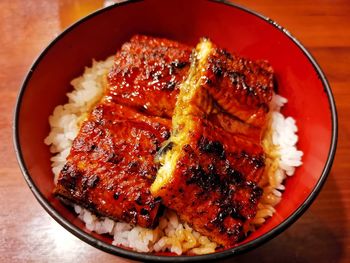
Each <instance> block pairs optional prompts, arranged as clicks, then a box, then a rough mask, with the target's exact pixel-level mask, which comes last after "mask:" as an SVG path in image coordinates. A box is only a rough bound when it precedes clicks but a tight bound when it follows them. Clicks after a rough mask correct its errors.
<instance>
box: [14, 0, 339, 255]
mask: <svg viewBox="0 0 350 263" xmlns="http://www.w3.org/2000/svg"><path fill="white" fill-rule="evenodd" d="M134 34H148V35H152V36H158V37H167V38H170V39H174V40H177V41H180V42H184V43H187V44H190V45H193V46H194V45H195V44H196V43H197V41H198V40H199V38H200V37H203V36H207V37H209V38H211V39H212V40H213V41H214V42H215V43H216V44H217V45H218V46H220V47H224V48H226V49H228V50H229V51H231V52H234V53H237V54H240V55H241V56H245V57H249V58H252V59H267V60H268V61H269V62H270V63H271V64H272V66H273V68H274V70H275V73H276V80H277V83H278V90H279V93H280V94H282V95H283V96H285V97H286V98H288V100H289V102H288V104H287V106H286V107H285V108H284V109H283V112H284V114H285V115H290V116H292V117H294V118H295V119H296V120H297V125H298V127H299V134H298V135H299V143H298V147H299V148H300V149H301V150H302V151H303V152H304V157H303V162H304V164H303V166H302V167H300V168H298V169H297V171H296V174H295V175H294V176H293V177H291V178H289V179H288V180H287V181H286V191H285V192H284V193H283V199H282V201H281V202H280V203H279V204H278V205H277V207H276V210H277V212H276V214H275V215H274V216H273V217H272V218H271V219H269V220H268V221H267V222H266V224H264V225H263V226H262V227H261V228H260V229H258V230H257V231H256V232H254V233H253V234H252V235H250V236H249V237H248V238H247V239H246V240H244V242H242V243H241V244H239V245H238V246H237V247H235V248H232V249H229V250H225V251H222V252H218V253H215V254H210V255H204V256H191V257H189V256H180V257H177V256H176V257H172V256H169V255H168V256H161V255H152V254H141V253H136V252H132V251H128V250H125V249H122V248H118V247H115V246H112V245H111V239H110V238H107V237H105V236H101V235H98V234H95V233H91V232H89V231H88V230H87V229H86V228H85V227H84V224H83V223H82V222H81V221H80V220H79V219H78V218H77V216H76V215H75V214H74V213H73V212H72V211H71V210H69V209H68V208H67V207H66V206H64V205H62V203H61V202H59V201H58V200H57V199H55V198H54V197H53V196H52V194H51V192H52V189H53V187H54V184H53V175H52V172H51V169H50V156H51V154H50V152H49V148H48V147H47V146H46V145H44V143H43V141H44V138H45V137H46V136H47V135H48V133H49V124H48V117H49V115H50V114H51V113H52V111H53V109H54V108H55V106H57V105H59V104H63V103H65V101H66V97H65V94H66V93H67V92H69V91H70V89H71V87H70V85H69V82H70V80H72V79H73V78H75V77H77V76H79V75H81V74H82V73H83V69H84V67H85V66H87V65H91V60H92V58H95V59H97V60H101V59H105V58H106V57H108V56H110V55H112V54H114V53H115V52H116V51H117V50H118V49H119V48H120V46H121V45H122V43H124V42H125V41H127V40H128V39H129V38H130V37H131V36H132V35H134ZM14 141H15V147H16V151H17V156H18V160H19V164H20V166H21V169H22V172H23V175H24V178H25V180H26V181H27V183H28V185H29V187H30V188H31V190H32V191H33V193H34V195H35V197H36V198H37V199H38V201H39V202H40V204H41V205H42V206H43V207H44V208H45V210H46V211H47V212H48V213H49V214H50V215H51V216H52V217H53V218H54V219H56V220H57V221H58V222H59V223H60V224H61V225H62V226H64V227H65V228H66V229H67V230H68V231H70V232H72V233H73V234H74V235H76V236H78V237H79V238H81V239H82V240H84V241H85V242H87V243H89V244H91V245H93V246H95V247H97V248H100V249H102V250H104V251H107V252H110V253H113V254H116V255H119V256H123V257H128V258H132V259H137V260H142V261H145V260H159V261H161V260H162V261H171V262H172V261H174V260H178V261H192V260H199V261H203V260H213V259H218V258H223V257H227V256H230V255H233V254H237V253H241V252H243V251H247V250H249V249H251V248H253V247H256V246H257V245H259V244H262V243H263V242H265V241H267V240H269V239H271V238H272V237H274V236H276V235H277V234H278V233H280V232H282V231H283V230H285V229H286V228H287V227H288V226H289V225H291V224H292V223H293V222H294V221H295V220H296V219H297V218H298V217H299V216H300V215H301V214H302V213H303V212H304V211H305V210H306V209H307V207H308V206H309V205H310V204H311V202H312V201H313V200H314V198H315V197H316V195H317V194H318V192H319V191H320V189H321V187H322V185H323V183H324V181H325V179H326V177H327V174H328V173H329V171H330V168H331V165H332V161H333V158H334V154H335V149H336V141H337V116H336V108H335V103H334V100H333V96H332V93H331V90H330V87H329V85H328V83H327V80H326V78H325V76H324V74H323V73H322V71H321V69H320V67H319V66H318V64H317V63H316V62H315V60H314V59H313V58H312V56H311V55H310V53H308V51H307V50H306V49H305V48H304V47H303V46H302V45H301V44H300V43H299V42H298V41H297V40H296V39H295V38H294V37H293V36H291V34H290V33H289V32H288V31H286V30H285V29H284V28H282V27H281V26H279V25H278V24H277V23H275V22H274V21H272V20H270V19H267V18H265V17H263V16H261V15H259V14H256V13H254V12H252V11H249V10H246V9H244V8H242V7H239V6H235V5H233V4H231V3H228V2H222V1H220V2H217V1H206V0H191V1H187V0H178V1H163V0H148V1H132V2H128V3H122V4H119V5H114V6H110V7H108V8H106V9H103V10H100V11H97V12H95V13H93V14H91V15H89V16H88V17H86V18H84V19H82V20H80V21H79V22H77V23H76V24H74V25H73V26H71V27H70V28H68V29H67V30H66V31H64V32H63V33H62V34H61V35H59V36H58V37H57V38H56V39H55V40H54V41H53V42H52V43H51V44H50V45H49V46H48V47H47V48H46V49H45V50H44V51H43V52H42V54H41V55H40V56H39V58H38V59H37V60H36V62H35V63H34V65H33V66H32V68H31V69H30V71H29V73H28V75H27V77H26V79H25V81H24V83H23V86H22V89H21V91H20V94H19V96H18V101H17V105H16V111H15V120H14Z"/></svg>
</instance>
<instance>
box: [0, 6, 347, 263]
mask: <svg viewBox="0 0 350 263" xmlns="http://www.w3.org/2000/svg"><path fill="white" fill-rule="evenodd" d="M85 1H86V0H85ZM71 2H72V3H71V4H69V3H68V2H67V1H63V0H51V1H39V0H26V1H24V0H2V1H1V2H0V47H1V49H0V87H1V89H0V98H1V103H0V141H1V144H0V262H72V261H75V262H86V263H87V262H96V261H99V262H126V261H127V260H124V259H121V258H118V257H115V256H113V255H109V254H106V253H104V252H102V251H99V250H98V249H95V248H93V247H91V246H89V245H87V244H85V243H84V242H82V241H80V240H79V239H78V238H76V237H75V236H73V235H71V234H70V233H68V232H67V231H66V230H65V229H64V228H62V227H61V226H59V225H58V223H56V222H55V221H54V220H53V219H52V218H51V217H50V216H49V215H48V214H47V213H46V212H45V211H44V210H43V209H42V208H41V207H40V205H39V204H38V203H37V201H36V200H35V198H34V196H33V195H32V193H31V192H30V190H29V188H28V187H27V185H26V183H25V181H24V179H23V177H22V175H21V172H20V170H19V167H18V165H17V161H16V157H15V154H14V150H13V146H12V127H11V126H12V117H13V116H12V115H13V109H14V105H15V100H16V96H17V93H18V90H19V88H20V85H21V82H22V80H23V78H24V76H25V74H26V72H27V70H28V68H29V66H30V65H31V63H32V61H33V60H34V59H35V58H36V56H37V55H38V54H39V52H40V51H41V50H42V49H43V48H44V47H45V46H46V45H47V44H48V43H49V41H50V40H52V39H53V38H54V37H55V36H56V35H57V34H58V33H60V32H61V31H62V28H63V27H65V26H66V25H67V23H70V22H71V20H73V19H76V17H78V16H81V15H83V14H84V13H86V12H88V11H89V10H91V9H93V8H96V7H98V6H99V5H102V3H103V1H100V0H95V1H91V0H90V1H87V2H88V3H86V2H85V6H84V8H81V7H80V8H79V6H78V5H74V2H76V4H77V3H78V2H84V1H82V0H72V1H71ZM236 2H238V3H239V4H241V5H244V6H247V7H249V8H251V9H253V10H256V11H258V12H261V13H262V14H264V15H266V16H268V17H271V18H272V19H275V20H276V21H277V22H279V23H280V24H281V25H283V26H285V27H286V28H287V29H289V30H290V31H291V32H292V33H293V34H294V35H295V36H296V37H297V38H298V39H299V40H300V41H301V42H302V43H303V44H304V45H305V46H306V47H307V48H308V49H309V50H310V51H311V53H312V54H313V55H314V56H315V58H316V59H317V61H318V62H319V63H320V65H321V67H322V68H323V70H324V71H325V73H326V75H327V77H328V79H329V82H330V84H331V87H332V90H333V92H334V96H335V100H336V102H337V107H338V114H339V141H338V151H337V155H336V158H335V161H334V165H333V169H332V172H331V174H330V176H329V178H328V180H327V182H326V184H325V186H324V188H323V190H322V192H321V194H320V195H319V197H318V198H317V200H316V201H315V202H314V204H313V205H312V206H311V208H310V209H309V210H308V211H307V212H306V213H305V215H304V216H303V217H302V218H301V219H299V220H298V221H297V222H296V223H295V224H294V225H293V226H292V227H290V228H289V229H288V230H287V231H285V232H284V233H283V234H281V235H279V236H278V237H277V238H275V239H274V240H272V241H270V242H268V243H267V244H265V245H263V246H261V247H259V248H258V249H256V250H254V251H252V252H250V253H248V254H246V255H241V256H238V257H236V258H235V259H234V260H235V262H256V261H257V260H258V261H259V262H344V263H345V262H350V234H349V230H350V223H349V220H350V175H349V172H350V169H349V168H350V15H349V14H350V2H349V1H348V0H320V1H313V0H304V1H293V0H288V1H287V0H285V1H281V0H265V1H259V0H254V1H244V0H238V1H236ZM69 5H70V7H69ZM64 8H71V10H72V12H71V13H70V15H69V17H67V16H65V15H62V14H63V13H62V12H60V10H63V9H64ZM231 260H232V261H233V259H231Z"/></svg>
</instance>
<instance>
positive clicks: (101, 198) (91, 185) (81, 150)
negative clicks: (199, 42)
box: [54, 36, 191, 228]
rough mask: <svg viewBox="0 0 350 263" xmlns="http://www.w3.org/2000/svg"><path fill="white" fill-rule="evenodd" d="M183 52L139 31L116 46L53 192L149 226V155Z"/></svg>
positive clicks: (164, 124) (181, 73)
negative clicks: (105, 77) (99, 92)
mask: <svg viewBox="0 0 350 263" xmlns="http://www.w3.org/2000/svg"><path fill="white" fill-rule="evenodd" d="M190 53H191V49H190V48H189V47H187V46H185V45H182V44H179V43H177V42H174V41H170V40H166V39H160V38H153V37H146V36H134V37H133V38H132V39H131V40H130V42H128V43H125V44H124V45H123V46H122V48H121V50H120V51H119V52H118V53H117V55H116V58H115V64H114V67H113V69H112V71H111V72H110V73H109V75H108V82H109V86H108V87H107V89H106V91H105V95H104V96H103V98H102V99H101V101H100V102H98V104H97V105H96V106H95V107H94V108H93V109H92V111H91V113H89V115H88V117H87V119H86V120H85V122H84V123H83V124H82V125H81V127H80V131H79V134H78V136H77V137H76V138H75V140H74V142H73V145H72V148H71V151H70V154H69V156H68V158H67V162H66V164H65V166H64V167H63V169H62V171H61V172H60V174H59V176H58V182H57V185H56V188H55V189H54V194H55V195H57V196H59V197H61V198H63V199H68V200H70V201H72V202H73V203H76V204H79V205H81V206H83V207H85V208H87V209H89V210H91V211H93V212H94V213H95V214H97V215H100V216H106V217H109V218H112V219H114V220H118V221H119V220H121V221H124V222H128V223H131V224H134V225H139V226H141V227H148V228H149V227H154V226H155V225H157V223H158V221H157V218H158V216H159V208H160V199H159V198H155V197H153V196H152V195H151V194H150V191H149V188H150V185H151V184H152V182H153V180H154V178H155V175H156V173H157V170H158V164H156V163H155V162H154V156H155V154H156V152H157V151H158V150H159V148H160V145H161V143H163V142H164V141H165V140H166V139H168V138H169V136H170V128H171V120H170V119H169V118H171V116H172V112H173V109H174V105H175V101H176V97H177V94H178V92H179V88H178V86H179V84H180V83H181V82H182V80H183V79H184V78H185V76H186V73H187V71H188V67H189V64H190V63H189V57H190Z"/></svg>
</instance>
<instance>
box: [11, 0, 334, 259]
mask: <svg viewBox="0 0 350 263" xmlns="http://www.w3.org/2000/svg"><path fill="white" fill-rule="evenodd" d="M140 1H142V0H129V1H124V2H121V3H117V4H113V5H111V6H107V7H105V8H102V9H98V10H97V11H95V12H93V13H91V14H89V15H87V16H85V17H83V18H82V19H80V20H78V21H77V22H75V23H74V24H72V25H71V26H69V27H68V28H66V29H65V30H64V31H63V32H61V33H60V34H59V35H58V36H57V37H55V38H54V39H53V40H52V41H51V42H50V43H49V45H48V46H47V47H46V48H44V49H43V51H42V52H41V53H40V55H39V56H38V57H37V59H36V60H35V61H34V63H33V64H32V66H31V67H30V69H29V71H28V73H27V74H26V76H25V78H24V81H23V83H22V85H21V88H20V91H19V93H18V96H17V100H16V105H15V110H14V116H13V124H12V130H13V143H14V148H15V153H16V157H17V161H18V163H19V166H20V168H21V172H22V174H23V177H24V179H25V181H26V182H27V184H28V186H29V188H30V190H31V191H32V193H33V194H34V196H35V198H36V199H37V200H38V202H39V203H40V205H41V206H42V207H43V208H44V209H45V210H46V212H47V213H48V214H49V215H50V216H51V217H52V218H53V219H55V221H57V222H58V223H59V224H60V225H62V226H63V227H64V228H65V229H66V230H68V231H69V232H71V233H72V234H74V235H75V236H77V237H78V238H80V239H81V240H83V241H85V242H86V243H88V244H90V245H92V246H94V247H96V248H99V249H101V250H103V251H105V252H108V253H111V254H114V255H118V256H122V257H125V258H129V259H134V260H142V261H163V262H173V261H178V262H189V261H208V260H217V259H222V258H226V257H229V256H232V255H237V254H241V253H243V252H246V251H249V250H251V249H253V248H255V247H257V246H259V245H261V244H263V243H265V242H267V241H268V240H270V239H272V238H273V237H275V236H277V235H278V234H280V233H281V232H282V231H284V230H285V229H287V228H288V227H289V226H291V225H292V224H293V223H294V222H295V221H296V220H297V219H298V218H299V217H300V216H301V215H302V214H303V213H304V212H305V211H306V210H307V208H308V207H309V206H310V205H311V204H312V202H313V201H314V200H315V198H316V197H317V195H318V194H319V192H320V190H321V189H322V186H323V185H324V183H325V181H326V178H327V176H328V174H329V172H330V170H331V167H332V164H333V160H334V157H335V153H336V148H337V139H338V117H337V110H336V105H335V101H334V97H333V94H332V91H331V88H330V85H329V83H328V81H327V78H326V76H325V75H324V73H323V71H322V70H321V68H320V66H319V65H318V63H317V62H316V60H315V59H314V58H313V56H312V55H311V54H310V52H309V51H308V50H307V49H306V48H305V47H304V46H303V45H302V44H301V42H300V41H299V40H297V39H296V38H295V37H294V36H293V35H292V34H291V33H290V32H289V31H288V30H286V29H285V28H284V27H282V26H280V25H279V24H278V23H276V22H275V21H274V20H272V19H270V18H268V17H266V16H263V15H262V14H260V13H258V12H255V11H252V10H250V9H249V8H246V7H243V6H241V5H238V4H235V3H232V2H230V1H229V0H207V1H210V2H216V3H219V4H224V5H226V6H227V7H228V8H236V9H239V10H241V11H243V12H245V13H248V14H250V15H253V16H255V17H257V18H259V19H260V20H262V21H263V22H264V23H268V24H270V25H271V26H274V27H276V28H277V29H278V30H279V31H281V32H282V33H283V34H285V35H286V36H287V37H288V38H289V39H290V40H291V41H292V42H293V43H294V44H295V45H296V46H297V47H298V48H299V49H300V50H301V51H302V53H303V54H304V56H306V58H307V59H308V61H309V62H310V63H311V64H312V66H313V68H314V70H315V72H316V73H317V75H318V78H319V79H320V81H321V82H322V85H323V89H324V92H325V93H326V95H327V98H328V102H329V106H330V110H331V118H332V120H331V121H332V137H331V144H330V147H329V152H328V156H327V161H326V163H325V165H324V168H323V171H322V173H321V176H320V178H319V180H318V181H317V183H316V185H315V187H314V189H313V190H312V191H311V192H310V194H309V195H308V197H307V198H306V199H305V200H304V201H303V203H302V204H301V205H300V206H299V207H298V208H297V209H296V210H295V211H294V212H293V213H292V214H291V215H290V216H289V217H287V218H286V219H284V221H283V222H281V223H280V224H279V225H277V226H276V227H274V228H273V229H271V230H270V231H269V232H267V233H265V234H263V235H262V236H259V237H257V238H256V239H254V240H252V241H249V242H248V243H245V244H242V245H240V246H237V247H233V248H230V249H227V250H224V251H220V252H216V253H212V254H206V255H198V256H161V255H153V254H145V253H139V252H135V251H131V250H127V249H123V248H120V247H117V246H113V245H111V244H108V243H105V242H103V241H101V240H98V239H96V238H95V237H93V236H91V235H90V234H88V233H86V232H85V231H83V230H81V229H80V228H78V227H76V226H75V225H73V224H72V223H70V222H68V221H67V220H66V219H65V218H64V217H63V216H62V215H61V214H60V213H59V212H58V211H56V210H55V208H54V207H53V206H52V205H51V204H50V203H49V201H48V200H47V199H46V198H45V197H44V196H43V195H42V194H41V192H40V190H39V189H38V187H37V186H36V185H35V183H34V181H33V180H32V178H31V176H30V174H29V171H28V168H27V165H26V163H25V160H24V158H23V154H22V148H21V145H20V143H19V130H18V126H19V114H20V110H21V104H22V98H23V95H24V93H25V90H26V87H27V83H28V82H29V81H30V80H31V77H32V74H33V72H34V71H35V69H36V67H37V65H38V64H39V63H40V61H41V60H42V59H43V58H44V57H45V55H46V53H47V52H48V51H49V50H50V49H51V47H52V46H53V45H54V44H55V43H56V42H58V41H59V40H60V39H61V38H62V37H64V36H65V35H66V34H67V33H69V32H70V31H71V30H73V29H74V28H76V27H77V26H79V25H80V24H81V23H84V22H85V21H86V20H89V19H90V18H92V17H94V16H96V15H99V14H101V13H103V12H106V11H108V10H110V9H113V8H118V7H119V6H122V5H127V4H133V3H136V2H140Z"/></svg>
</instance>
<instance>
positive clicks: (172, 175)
mask: <svg viewBox="0 0 350 263" xmlns="http://www.w3.org/2000/svg"><path fill="white" fill-rule="evenodd" d="M253 74H257V76H256V77H254V76H251V75H253ZM272 79H273V76H272V69H271V67H269V66H268V65H267V63H265V62H264V63H262V64H257V63H255V62H251V61H248V60H243V59H240V58H235V57H233V56H231V55H230V54H228V53H227V52H226V51H224V50H220V49H217V48H216V47H215V46H214V44H212V43H211V42H210V41H209V40H207V39H203V40H202V41H201V42H200V43H199V44H198V45H197V47H196V50H195V52H194V53H193V57H192V64H191V67H190V70H189V73H188V77H187V79H186V80H185V81H184V82H183V83H182V85H181V87H180V94H179V96H178V100H177V103H176V106H175V110H174V116H173V119H172V135H171V137H170V139H169V140H168V141H167V142H166V146H163V148H164V149H166V150H163V151H162V152H161V154H160V155H159V156H158V160H159V162H160V164H161V167H160V169H159V170H158V173H157V177H156V180H155V182H154V183H153V184H152V186H151V193H152V194H153V195H154V196H160V197H161V198H162V201H163V203H164V205H165V206H167V207H169V208H171V209H173V210H175V211H176V212H177V214H178V215H179V216H180V217H181V219H182V220H184V221H185V222H188V223H189V224H190V225H191V226H192V227H193V228H194V229H195V230H197V231H198V232H200V233H201V234H203V235H206V236H208V237H210V238H211V239H212V240H214V241H215V242H217V243H219V244H221V245H222V246H224V247H230V246H233V245H235V244H236V243H237V242H239V241H240V240H242V238H244V235H245V233H246V229H247V228H248V224H249V220H251V219H253V218H254V216H255V214H256V211H257V204H258V201H259V200H260V197H261V195H262V189H261V188H260V187H259V186H258V182H259V180H260V178H261V176H262V174H263V171H264V167H265V155H264V151H263V149H262V147H261V145H260V140H261V134H262V132H263V129H264V127H265V122H266V114H267V113H268V104H269V101H270V100H271V96H272V91H273V81H272ZM223 116H224V117H225V119H226V120H227V121H225V122H224V123H231V124H230V125H227V124H225V125H224V124H223V122H222V121H221V119H222V118H223Z"/></svg>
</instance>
